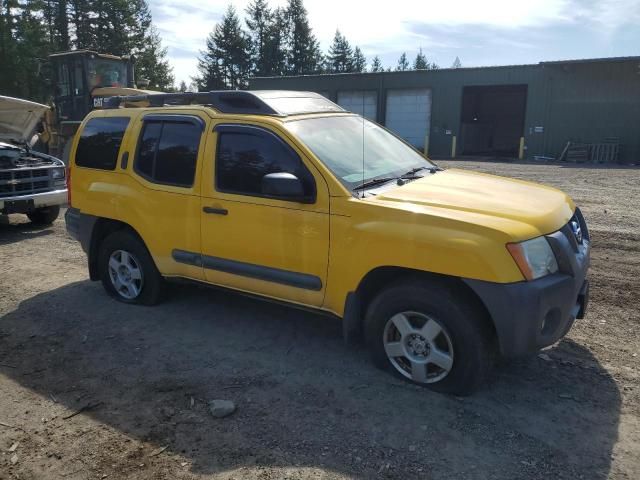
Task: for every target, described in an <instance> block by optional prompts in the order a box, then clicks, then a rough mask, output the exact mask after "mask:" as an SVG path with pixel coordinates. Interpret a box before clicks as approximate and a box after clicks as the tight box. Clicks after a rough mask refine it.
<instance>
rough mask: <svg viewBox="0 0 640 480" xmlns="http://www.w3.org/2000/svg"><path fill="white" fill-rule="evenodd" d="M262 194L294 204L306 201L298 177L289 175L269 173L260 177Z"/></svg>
mask: <svg viewBox="0 0 640 480" xmlns="http://www.w3.org/2000/svg"><path fill="white" fill-rule="evenodd" d="M262 193H263V195H266V196H268V197H276V198H280V199H282V200H292V201H296V202H305V201H308V200H309V199H307V198H306V197H305V196H304V187H303V186H302V182H301V181H300V179H299V178H298V177H296V176H295V175H293V174H291V173H286V172H280V173H269V174H267V175H265V176H264V177H262Z"/></svg>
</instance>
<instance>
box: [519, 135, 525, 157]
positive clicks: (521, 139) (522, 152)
mask: <svg viewBox="0 0 640 480" xmlns="http://www.w3.org/2000/svg"><path fill="white" fill-rule="evenodd" d="M523 158H524V137H520V148H518V160H522V159H523Z"/></svg>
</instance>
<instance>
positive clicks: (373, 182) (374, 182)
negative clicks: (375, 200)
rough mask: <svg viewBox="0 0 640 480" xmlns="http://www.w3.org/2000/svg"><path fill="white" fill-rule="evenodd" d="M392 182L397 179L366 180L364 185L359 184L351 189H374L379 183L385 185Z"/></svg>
mask: <svg viewBox="0 0 640 480" xmlns="http://www.w3.org/2000/svg"><path fill="white" fill-rule="evenodd" d="M393 180H397V177H379V178H372V179H371V180H368V181H366V182H364V183H361V184H360V185H357V186H355V187H353V189H354V190H362V189H364V188H369V187H375V186H376V185H380V184H381V183H387V182H391V181H393Z"/></svg>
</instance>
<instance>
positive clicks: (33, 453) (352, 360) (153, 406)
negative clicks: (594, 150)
mask: <svg viewBox="0 0 640 480" xmlns="http://www.w3.org/2000/svg"><path fill="white" fill-rule="evenodd" d="M441 164H442V165H443V166H445V167H451V166H457V167H461V168H469V169H473V170H481V171H486V172H492V173H498V174H502V175H508V176H513V177H519V178H525V179H530V180H534V181H539V182H543V183H548V184H552V185H556V186H558V187H560V188H562V189H564V190H566V191H567V192H569V193H570V194H571V195H572V196H573V197H574V199H575V201H576V203H577V204H578V205H580V206H581V207H582V209H583V212H584V213H585V215H586V217H587V221H588V223H589V226H590V229H591V233H592V237H593V254H592V259H593V260H592V270H591V274H590V277H591V280H592V291H591V304H590V311H589V313H588V315H587V318H586V319H584V320H582V321H579V322H577V324H576V325H575V327H574V328H573V330H572V331H571V332H570V334H569V336H568V337H567V338H566V339H564V340H563V341H561V342H560V343H559V344H557V345H555V346H553V347H551V348H549V349H547V350H546V351H545V352H544V354H543V355H541V356H537V355H534V356H532V357H531V358H527V359H523V360H519V361H517V362H514V363H510V364H502V365H499V366H498V368H497V369H496V371H495V374H494V375H493V378H492V379H491V381H490V382H489V384H488V385H487V386H486V387H485V388H484V389H482V390H481V391H480V392H478V393H477V394H476V395H475V396H473V397H467V398H464V399H463V398H456V397H449V396H445V395H439V394H435V393H430V392H429V391H427V390H425V389H422V388H419V387H415V386H412V385H408V384H405V383H402V382H401V381H399V380H396V379H395V378H394V377H392V376H389V375H387V374H385V373H382V372H380V371H378V370H376V369H375V368H373V367H372V366H371V364H370V363H369V359H368V356H367V353H366V351H365V350H364V348H363V347H352V348H347V347H345V346H344V345H343V342H342V338H341V329H340V323H339V321H337V320H335V319H332V318H328V317H324V316H320V315H315V314H311V313H307V312H302V311H299V310H294V309H289V308H285V307H283V306H278V305H273V304H270V303H266V302H261V301H257V300H253V299H248V298H246V297H243V296H240V295H236V294H232V293H229V292H223V291H218V290H212V289H207V288H203V287H194V286H185V285H175V286H172V287H171V293H170V296H169V298H168V300H167V301H166V302H165V303H163V304H162V305H160V306H157V307H151V308H145V307H134V306H127V305H123V304H120V303H118V302H116V301H114V300H112V299H111V298H109V297H108V296H107V295H106V294H105V293H104V291H103V290H102V286H101V285H100V284H98V283H93V282H90V281H88V278H87V268H86V264H85V262H86V261H85V257H84V255H83V253H82V251H81V250H80V247H79V245H78V244H77V243H76V242H74V241H73V240H71V239H70V238H69V237H67V235H66V233H65V230H64V222H63V221H60V220H59V221H57V222H56V223H55V224H54V225H53V226H52V227H51V228H45V229H36V228H33V227H32V226H31V225H30V224H28V223H27V222H26V220H25V219H24V218H23V217H21V216H17V215H16V216H11V217H10V219H9V221H10V222H9V223H7V222H6V221H5V222H4V223H2V224H0V268H1V272H0V285H1V289H0V292H1V294H0V316H1V317H0V479H9V478H20V479H32V478H46V479H49V478H52V479H55V478H65V479H101V478H109V479H196V478H197V479H202V478H207V479H240V478H260V479H282V478H291V479H293V478H304V479H320V478H322V479H342V478H403V479H409V478H435V479H465V478H468V479H509V480H511V479H518V478H527V479H529V478H545V479H548V478H554V479H555V478H565V479H600V478H620V479H637V478H640V408H639V406H640V377H639V366H640V357H639V356H638V355H640V338H639V336H638V326H639V325H640V314H639V313H638V310H637V301H638V289H639V287H640V281H639V280H638V274H639V273H640V272H639V268H638V267H639V266H640V246H639V241H640V226H639V225H640V208H639V207H638V206H639V205H640V170H639V169H622V168H620V169H602V168H588V167H568V166H554V165H526V164H507V163H480V162H441ZM5 220H6V219H5ZM212 399H228V400H232V401H234V402H235V403H236V405H237V411H236V412H235V413H234V414H232V415H231V416H229V417H226V418H213V417H212V416H211V415H210V413H209V411H208V408H207V403H208V401H210V400H212Z"/></svg>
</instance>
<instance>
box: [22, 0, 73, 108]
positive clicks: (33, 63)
mask: <svg viewBox="0 0 640 480" xmlns="http://www.w3.org/2000/svg"><path fill="white" fill-rule="evenodd" d="M19 7H20V13H19V14H18V15H17V17H16V23H15V31H14V41H15V50H14V52H15V57H16V63H15V67H14V68H15V69H14V72H13V74H14V78H15V81H16V83H15V90H14V91H15V96H17V97H24V98H31V99H35V100H40V101H45V99H46V97H47V92H48V90H49V89H48V86H49V84H50V81H51V79H50V75H49V71H48V70H47V69H45V68H43V65H44V63H45V61H46V58H47V55H48V54H49V44H48V41H47V31H46V28H45V26H44V24H43V23H42V20H41V17H42V7H43V4H42V2H39V1H24V2H22V3H21V4H20V5H19ZM63 37H64V36H63ZM67 38H68V37H67Z"/></svg>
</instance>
